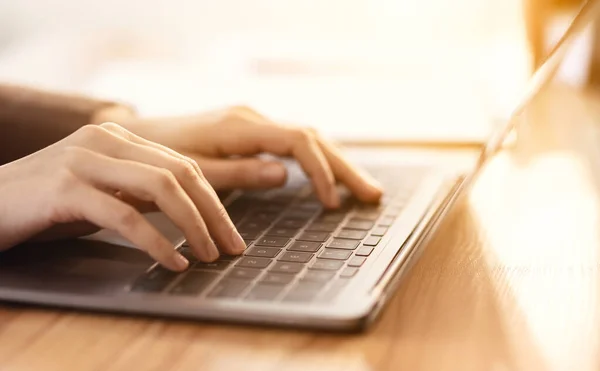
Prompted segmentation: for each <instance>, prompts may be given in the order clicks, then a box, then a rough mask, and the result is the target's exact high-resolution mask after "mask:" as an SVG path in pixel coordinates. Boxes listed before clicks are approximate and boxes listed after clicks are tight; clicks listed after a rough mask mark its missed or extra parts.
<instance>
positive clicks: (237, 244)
mask: <svg viewBox="0 0 600 371" xmlns="http://www.w3.org/2000/svg"><path fill="white" fill-rule="evenodd" d="M231 244H232V246H233V248H234V250H235V251H237V252H238V253H240V254H241V253H242V252H244V250H246V242H244V239H243V238H242V236H240V234H239V233H238V231H237V230H236V229H235V228H232V230H231Z"/></svg>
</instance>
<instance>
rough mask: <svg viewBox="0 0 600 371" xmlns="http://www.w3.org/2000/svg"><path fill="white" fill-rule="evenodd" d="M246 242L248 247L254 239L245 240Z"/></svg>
mask: <svg viewBox="0 0 600 371" xmlns="http://www.w3.org/2000/svg"><path fill="white" fill-rule="evenodd" d="M244 242H245V243H246V247H248V246H250V244H251V243H252V242H254V240H244Z"/></svg>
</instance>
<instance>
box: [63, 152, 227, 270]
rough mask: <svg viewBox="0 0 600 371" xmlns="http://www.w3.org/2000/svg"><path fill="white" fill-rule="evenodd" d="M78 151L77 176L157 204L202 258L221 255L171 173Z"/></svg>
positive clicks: (75, 163) (208, 258)
mask: <svg viewBox="0 0 600 371" xmlns="http://www.w3.org/2000/svg"><path fill="white" fill-rule="evenodd" d="M76 150H77V151H78V152H79V153H77V156H74V158H76V160H74V162H73V163H72V164H71V170H72V171H73V172H74V173H75V174H76V175H77V176H78V177H80V178H81V179H83V180H85V181H87V182H89V183H91V184H93V185H94V186H96V187H102V188H107V187H108V188H111V189H119V190H121V191H125V192H127V193H128V194H130V195H132V196H134V197H135V198H138V199H141V200H143V201H150V202H153V203H155V204H156V205H157V206H158V208H159V209H160V210H162V211H163V212H164V213H165V214H166V215H167V216H168V217H169V219H171V220H172V221H173V223H175V225H177V227H179V228H180V229H181V230H182V231H183V233H184V234H185V236H186V238H187V240H188V241H189V243H190V245H191V246H192V248H193V250H194V252H195V255H197V257H198V258H199V259H200V260H202V261H213V260H215V259H217V258H218V257H219V252H218V250H217V248H216V246H215V245H214V243H213V242H212V240H211V238H210V235H209V234H208V230H207V229H206V225H205V224H204V222H203V220H202V218H201V216H200V213H199V212H198V210H197V209H196V207H195V206H194V204H193V202H192V200H191V199H190V198H189V196H188V195H187V194H186V193H185V191H184V190H183V189H182V188H181V186H180V185H179V183H178V182H177V180H176V179H175V177H174V176H173V175H172V174H171V173H170V172H168V171H166V170H164V169H159V168H156V167H153V166H150V165H146V164H142V163H138V162H133V161H127V160H119V159H115V158H111V157H108V156H104V155H102V154H99V153H96V152H92V151H89V150H86V149H82V148H78V149H76Z"/></svg>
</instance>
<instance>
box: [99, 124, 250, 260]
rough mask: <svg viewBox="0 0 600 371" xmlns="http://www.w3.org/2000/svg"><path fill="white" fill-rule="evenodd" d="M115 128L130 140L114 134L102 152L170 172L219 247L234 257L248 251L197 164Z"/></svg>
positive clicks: (101, 148)
mask: <svg viewBox="0 0 600 371" xmlns="http://www.w3.org/2000/svg"><path fill="white" fill-rule="evenodd" d="M113 126H114V125H110V126H109V127H110V128H111V129H115V130H118V131H119V132H121V134H123V133H124V134H123V135H125V136H126V137H127V139H125V138H123V137H121V136H118V135H116V134H115V135H114V138H113V140H111V141H110V143H109V144H106V145H105V146H104V147H102V146H99V147H100V151H104V152H105V153H106V154H107V155H109V156H113V157H116V158H120V159H126V160H131V161H135V162H141V163H146V164H149V165H152V166H155V167H159V168H164V169H168V170H169V171H171V172H172V173H173V175H175V177H176V179H177V180H178V182H179V183H180V184H181V186H182V187H183V189H184V190H185V192H186V193H187V194H188V195H189V196H190V198H191V199H192V201H193V202H194V204H195V206H196V208H197V209H198V210H199V211H200V214H201V215H202V217H203V219H204V222H205V223H206V226H207V227H208V230H209V231H210V234H211V235H212V236H213V238H214V239H215V240H216V241H217V243H218V245H219V247H220V248H221V249H222V250H223V251H224V252H226V253H227V254H231V255H237V254H241V253H242V252H243V251H244V250H245V249H246V244H245V242H244V240H243V239H242V237H241V236H240V235H239V233H238V232H237V230H236V229H235V226H234V224H233V222H232V221H231V219H230V218H229V215H228V214H227V212H226V211H225V207H224V206H223V204H222V203H221V201H220V200H219V197H218V196H217V194H216V192H215V191H214V189H213V188H212V187H211V186H210V184H209V183H208V181H207V180H206V178H205V177H204V175H203V173H202V171H201V170H200V168H199V166H198V164H197V163H196V162H195V161H194V160H192V159H190V158H189V157H186V156H183V155H181V154H179V153H177V152H175V151H173V150H171V149H170V148H167V147H164V146H161V145H160V144H157V143H153V142H150V141H148V140H146V139H144V138H141V137H139V136H137V135H135V134H133V133H130V132H128V131H127V130H125V129H123V128H121V127H119V126H116V127H113Z"/></svg>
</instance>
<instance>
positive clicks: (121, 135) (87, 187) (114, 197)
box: [0, 123, 245, 270]
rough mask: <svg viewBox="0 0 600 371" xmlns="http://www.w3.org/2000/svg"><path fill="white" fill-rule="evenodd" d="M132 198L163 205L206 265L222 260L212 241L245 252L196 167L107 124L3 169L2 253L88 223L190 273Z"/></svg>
mask: <svg viewBox="0 0 600 371" xmlns="http://www.w3.org/2000/svg"><path fill="white" fill-rule="evenodd" d="M128 198H130V199H136V200H141V201H147V202H150V203H154V204H156V206H158V208H159V209H161V210H162V211H163V212H164V213H165V214H166V215H167V216H168V217H169V218H170V219H171V220H172V221H173V222H174V223H175V224H176V225H177V226H178V227H179V229H181V230H182V232H183V233H184V234H185V236H186V238H187V240H188V242H189V243H190V245H191V247H192V250H193V252H194V255H195V256H196V257H197V258H198V259H199V260H202V261H212V260H215V259H216V258H218V256H219V251H218V250H217V247H216V246H215V243H214V242H213V239H214V240H215V241H216V243H217V244H218V246H219V248H220V249H221V250H223V252H225V253H227V254H231V255H235V254H240V253H241V252H242V251H243V250H244V249H245V243H244V241H243V240H242V238H241V237H240V235H239V234H238V233H237V231H236V230H235V227H234V225H233V223H232V222H231V220H230V219H229V216H228V215H227V213H226V211H225V209H224V207H223V205H222V204H221V202H220V201H219V199H218V197H217V195H216V193H215V192H214V190H213V189H212V187H211V186H210V184H209V183H208V182H207V180H206V178H205V177H204V175H203V173H202V171H201V170H200V168H199V167H198V164H197V163H196V162H195V161H194V160H192V159H190V158H188V157H186V156H183V155H181V154H179V153H177V152H175V151H174V150H172V149H169V148H166V147H164V146H162V145H160V144H157V143H153V142H151V141H149V140H146V139H143V138H141V137H139V136H137V135H135V134H133V133H131V132H129V131H127V130H126V129H124V128H123V127H121V126H119V125H116V124H112V123H106V124H103V125H99V126H93V125H89V126H85V127H83V128H81V129H79V130H78V131H77V132H75V133H74V134H72V135H70V136H68V137H67V138H65V139H63V140H61V141H60V142H57V143H55V144H53V145H51V146H49V147H47V148H45V149H43V150H41V151H38V152H36V153H34V154H32V155H30V156H27V157H25V158H22V159H20V160H18V161H15V162H11V163H9V164H6V165H4V166H1V167H0V205H2V207H1V208H0V221H1V222H0V250H3V249H7V248H10V247H12V246H15V245H17V244H19V243H21V242H23V241H26V240H29V239H31V238H32V237H34V236H36V235H38V234H40V233H42V232H43V231H46V230H48V229H50V228H51V227H53V226H60V225H65V224H69V225H70V224H72V223H79V222H88V223H92V224H93V225H96V226H98V227H101V228H107V229H111V230H115V231H117V232H119V233H120V234H121V235H122V236H123V237H125V238H127V239H128V240H129V241H131V242H132V243H133V244H135V245H136V246H138V247H139V248H141V249H143V250H145V251H146V252H147V253H148V254H149V255H150V256H152V257H153V258H154V259H155V260H157V261H158V262H160V263H161V264H162V265H164V266H165V267H167V268H169V269H172V270H183V269H185V268H186V267H187V265H188V262H187V260H186V259H185V258H184V257H183V256H181V255H180V254H179V253H178V252H177V251H176V250H175V249H174V247H173V246H172V245H171V244H170V243H169V242H168V241H167V239H166V238H165V237H164V236H162V235H161V234H160V233H159V232H158V231H157V230H156V229H155V228H154V227H153V226H152V225H151V224H150V223H149V222H148V221H147V220H146V219H145V218H144V217H143V216H142V215H141V213H140V212H139V211H138V210H136V209H135V208H134V207H133V206H131V205H130V204H128V203H127V202H125V200H126V199H128ZM211 237H212V238H211Z"/></svg>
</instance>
